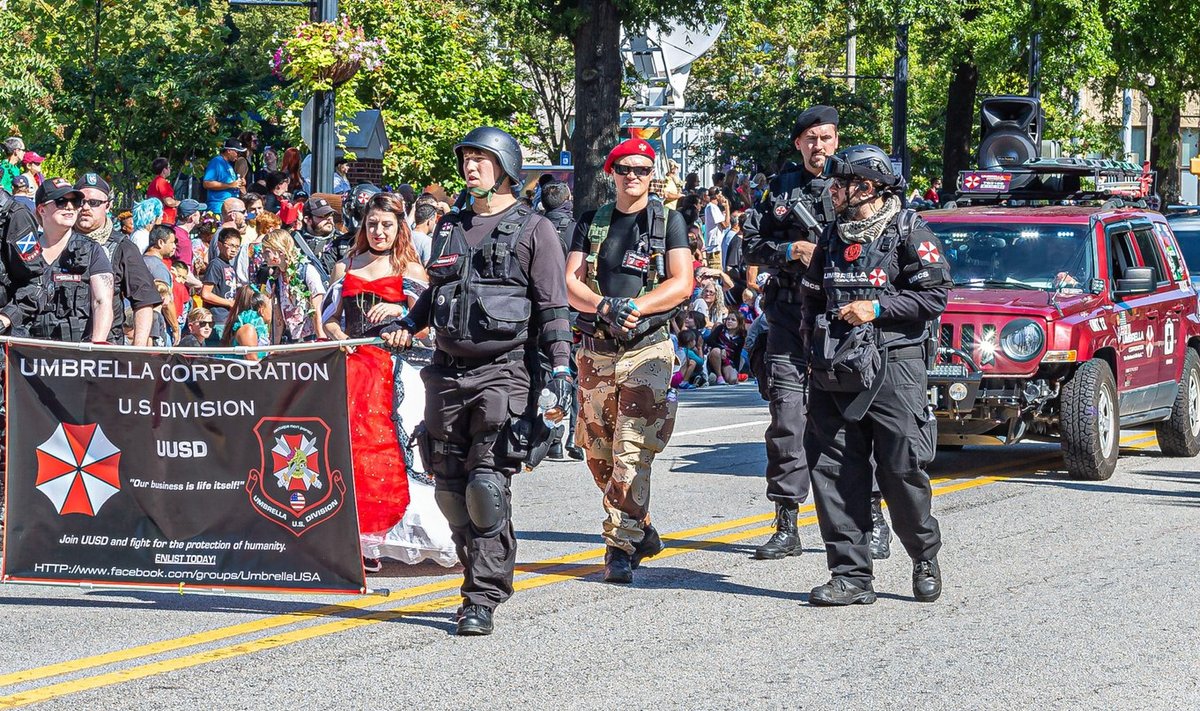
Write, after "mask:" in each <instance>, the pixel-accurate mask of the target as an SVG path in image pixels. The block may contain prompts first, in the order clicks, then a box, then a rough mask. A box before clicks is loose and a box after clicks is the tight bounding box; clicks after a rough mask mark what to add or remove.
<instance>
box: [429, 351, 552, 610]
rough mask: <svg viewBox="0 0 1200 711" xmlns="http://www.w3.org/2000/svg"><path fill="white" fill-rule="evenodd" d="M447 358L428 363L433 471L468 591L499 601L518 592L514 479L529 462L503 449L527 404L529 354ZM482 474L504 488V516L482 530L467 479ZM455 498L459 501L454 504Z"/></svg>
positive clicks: (489, 603) (492, 603)
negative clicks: (456, 361) (471, 512)
mask: <svg viewBox="0 0 1200 711" xmlns="http://www.w3.org/2000/svg"><path fill="white" fill-rule="evenodd" d="M439 362H442V363H445V362H446V360H445V359H442V360H441V361H439V358H437V357H436V356H435V359H434V364H433V365H430V366H427V367H425V368H423V369H422V370H421V379H422V380H423V381H424V383H425V428H426V429H427V430H428V431H429V435H430V437H431V439H432V440H433V441H432V445H433V452H432V454H431V459H432V462H431V466H430V471H431V472H432V473H433V476H434V487H435V492H436V496H437V497H438V505H439V507H441V508H442V512H443V513H444V514H446V518H447V520H448V521H449V522H450V532H451V534H452V537H453V540H454V545H455V548H456V552H457V553H458V560H459V562H460V563H462V565H463V585H462V596H463V599H464V600H465V601H466V604H470V605H482V606H484V607H487V608H489V609H494V608H495V607H496V606H497V605H499V604H500V603H502V602H504V601H505V600H507V599H508V598H509V597H510V596H512V593H513V570H514V568H515V566H516V562H517V539H516V535H515V534H514V532H513V525H512V489H511V487H510V479H511V477H512V475H513V474H516V473H517V472H518V471H520V469H521V462H520V460H518V459H512V458H508V457H505V456H503V454H502V447H503V443H502V442H501V439H502V438H503V437H504V436H505V435H506V433H507V428H506V427H505V425H506V424H507V423H508V421H509V418H510V417H515V416H519V415H520V414H521V413H523V412H524V411H525V410H526V407H527V404H528V399H529V372H528V370H527V368H526V365H525V363H524V361H522V360H507V359H504V358H503V357H501V358H500V359H498V360H497V361H496V362H492V363H487V364H484V365H479V366H476V367H470V368H463V367H455V366H454V365H444V364H443V365H439V364H438V363H439ZM476 481H478V482H489V483H491V484H494V485H495V486H496V487H497V488H498V489H499V491H500V492H502V493H501V496H502V499H503V501H502V506H503V510H504V513H503V514H502V517H503V519H504V520H503V521H501V522H499V523H497V524H496V525H494V526H491V527H490V529H489V530H481V529H480V527H479V526H478V525H477V523H478V522H477V521H474V520H471V518H470V517H469V516H468V515H467V513H466V504H465V497H466V496H467V487H468V486H469V485H471V484H472V482H476ZM447 494H449V496H447ZM447 500H449V501H452V502H455V503H454V504H452V505H451V507H450V509H449V510H448V509H447V506H446V503H445V502H446V501H447Z"/></svg>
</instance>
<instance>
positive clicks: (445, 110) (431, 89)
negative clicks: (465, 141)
mask: <svg viewBox="0 0 1200 711" xmlns="http://www.w3.org/2000/svg"><path fill="white" fill-rule="evenodd" d="M345 9H346V12H347V14H348V15H349V17H350V20H351V22H352V23H355V24H358V25H361V26H363V28H364V29H365V30H366V32H367V36H368V37H380V38H383V39H385V40H386V41H387V45H388V56H387V58H386V59H385V61H384V67H383V69H382V71H380V72H378V73H376V74H373V75H371V77H370V78H369V79H367V80H364V81H363V82H361V84H360V85H359V89H358V91H359V98H360V99H361V100H362V101H363V103H364V104H366V105H369V106H376V107H378V108H379V109H380V110H381V111H382V113H383V117H384V122H385V125H386V127H387V131H388V136H389V137H390V139H391V143H392V146H391V150H390V151H388V153H387V155H386V156H385V158H384V172H385V176H386V178H387V179H388V180H394V181H402V180H403V181H412V182H424V181H435V182H443V183H448V184H451V185H457V184H460V183H461V179H460V178H459V177H458V166H457V164H456V161H455V157H454V150H453V147H454V144H455V143H457V142H458V141H459V140H461V139H462V137H463V136H464V135H466V134H467V132H468V131H470V130H471V129H473V128H476V127H478V126H484V125H491V126H499V127H502V128H505V129H506V130H508V131H510V132H511V133H513V134H514V135H516V136H517V137H518V139H526V138H528V137H529V136H530V135H531V134H532V133H533V131H534V128H535V122H534V119H533V117H532V108H533V97H532V94H531V92H530V91H529V90H528V89H526V88H525V87H524V86H522V85H521V84H520V83H519V82H518V81H517V80H516V79H517V76H516V70H515V69H514V67H513V61H512V54H511V52H509V51H507V50H505V49H503V48H501V47H500V46H499V44H498V42H497V40H496V36H495V33H494V31H493V29H492V28H490V27H489V26H488V24H487V23H486V22H483V21H482V20H481V17H480V15H479V13H478V11H477V10H475V9H473V8H472V7H470V6H467V5H464V4H459V3H456V2H453V1H445V0H406V1H405V2H400V1H399V0H359V1H358V2H354V3H348V4H347V5H346V6H345Z"/></svg>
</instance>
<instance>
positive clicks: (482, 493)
mask: <svg viewBox="0 0 1200 711" xmlns="http://www.w3.org/2000/svg"><path fill="white" fill-rule="evenodd" d="M502 476H503V475H501V474H497V473H495V472H490V471H488V472H472V473H471V481H470V483H468V484H467V491H466V500H467V511H468V513H469V514H470V517H471V524H472V525H473V526H475V528H476V529H478V530H479V532H480V534H482V535H485V536H491V535H494V534H496V533H498V532H499V531H500V530H501V529H502V528H503V527H504V526H505V525H506V524H507V523H508V501H507V500H506V498H505V496H504V485H503V483H502V482H501V481H500V479H501V478H502Z"/></svg>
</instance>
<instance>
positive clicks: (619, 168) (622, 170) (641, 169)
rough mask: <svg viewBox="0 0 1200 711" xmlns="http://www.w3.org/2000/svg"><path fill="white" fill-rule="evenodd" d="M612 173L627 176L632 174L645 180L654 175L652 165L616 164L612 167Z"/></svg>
mask: <svg viewBox="0 0 1200 711" xmlns="http://www.w3.org/2000/svg"><path fill="white" fill-rule="evenodd" d="M613 172H614V173H616V174H617V175H629V174H630V173H633V174H634V175H636V176H638V177H639V178H646V177H649V176H650V175H652V174H653V173H654V166H652V165H621V164H620V163H617V164H616V165H614V166H613Z"/></svg>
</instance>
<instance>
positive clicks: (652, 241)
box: [584, 200, 679, 341]
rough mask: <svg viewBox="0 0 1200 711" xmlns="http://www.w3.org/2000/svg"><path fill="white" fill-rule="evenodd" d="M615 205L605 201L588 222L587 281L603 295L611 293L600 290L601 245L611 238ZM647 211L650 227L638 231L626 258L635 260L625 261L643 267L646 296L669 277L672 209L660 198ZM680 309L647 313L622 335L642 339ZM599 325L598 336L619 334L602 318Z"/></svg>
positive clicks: (596, 291) (611, 336) (639, 293)
mask: <svg viewBox="0 0 1200 711" xmlns="http://www.w3.org/2000/svg"><path fill="white" fill-rule="evenodd" d="M614 209H616V203H611V202H610V203H606V204H604V205H601V206H600V208H599V209H598V210H596V215H595V217H593V218H592V223H591V224H590V225H589V226H588V253H587V257H586V258H585V259H584V272H585V273H584V282H585V283H587V285H588V288H589V289H591V290H592V291H594V292H595V293H597V294H600V295H601V296H611V294H605V293H604V292H603V291H601V290H600V281H599V271H600V268H599V261H600V246H601V245H602V244H604V240H606V239H608V231H609V227H611V226H612V216H613V210H614ZM646 212H647V223H646V224H647V226H648V227H649V230H648V232H647V234H644V235H642V234H639V235H638V239H637V241H636V243H635V244H634V249H633V250H632V252H630V253H628V254H626V258H625V261H626V262H630V261H632V262H633V264H625V265H623V266H626V267H630V266H633V267H637V268H640V269H641V271H642V288H641V290H640V291H638V293H637V295H638V296H643V295H645V294H648V293H649V292H651V291H653V290H654V289H656V288H658V285H659V284H661V283H662V281H663V280H664V279H666V278H667V273H666V271H667V270H666V261H667V217H668V214H669V213H670V209H669V208H667V207H666V206H665V205H663V204H662V203H661V202H659V201H657V200H651V201H650V204H649V205H648V206H647V207H646ZM678 310H679V307H676V308H674V309H671V310H670V311H667V312H666V313H661V314H651V315H648V316H643V317H641V318H639V319H638V325H637V328H635V329H634V330H633V331H632V332H631V333H628V334H625V335H623V336H621V337H620V338H621V339H622V340H626V341H638V340H641V339H642V337H643V336H645V335H646V334H649V333H653V332H655V331H657V330H658V329H660V328H663V327H665V326H666V325H667V324H668V323H670V321H671V318H672V317H674V316H675V313H676V311H678ZM595 329H596V335H595V337H596V338H602V339H603V338H614V337H615V336H614V335H613V334H611V333H609V331H608V328H607V325H606V324H605V323H604V322H603V321H600V320H599V319H597V320H596V322H595Z"/></svg>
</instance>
